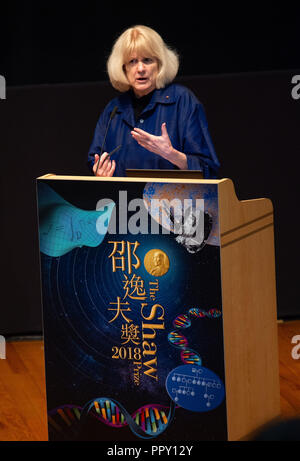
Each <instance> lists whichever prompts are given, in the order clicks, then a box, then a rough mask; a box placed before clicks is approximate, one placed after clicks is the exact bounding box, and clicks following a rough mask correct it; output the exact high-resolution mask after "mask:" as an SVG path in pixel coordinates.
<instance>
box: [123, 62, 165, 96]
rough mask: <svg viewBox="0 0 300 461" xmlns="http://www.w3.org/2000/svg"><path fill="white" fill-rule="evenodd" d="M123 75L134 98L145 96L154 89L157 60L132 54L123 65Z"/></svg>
mask: <svg viewBox="0 0 300 461" xmlns="http://www.w3.org/2000/svg"><path fill="white" fill-rule="evenodd" d="M125 73H126V77H127V80H128V82H129V85H130V86H131V87H132V89H133V91H134V93H135V94H136V96H138V97H141V96H145V95H146V94H148V93H150V92H151V91H153V90H154V89H155V88H156V77H157V73H158V63H157V60H156V59H155V58H153V57H151V56H142V55H139V54H137V53H133V54H132V55H131V56H130V58H129V60H128V62H127V63H126V64H125Z"/></svg>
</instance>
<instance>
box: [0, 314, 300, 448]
mask: <svg viewBox="0 0 300 461" xmlns="http://www.w3.org/2000/svg"><path fill="white" fill-rule="evenodd" d="M295 335H300V320H297V321H290V322H284V323H278V339H279V341H278V342H279V362H280V398H281V411H282V418H287V419H289V418H294V417H300V359H298V360H295V359H293V358H292V354H291V352H292V348H293V347H294V345H293V344H292V342H291V341H292V338H293V337H294V336H295ZM47 434H48V433H47V417H46V395H45V373H44V356H43V342H42V341H36V340H31V341H18V342H7V344H6V360H0V441H38V440H40V441H45V440H47Z"/></svg>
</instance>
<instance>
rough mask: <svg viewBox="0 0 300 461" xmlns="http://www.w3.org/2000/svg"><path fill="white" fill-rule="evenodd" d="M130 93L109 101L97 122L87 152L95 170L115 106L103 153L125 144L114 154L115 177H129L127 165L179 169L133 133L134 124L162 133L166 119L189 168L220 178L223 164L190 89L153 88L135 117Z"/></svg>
mask: <svg viewBox="0 0 300 461" xmlns="http://www.w3.org/2000/svg"><path fill="white" fill-rule="evenodd" d="M130 93H131V92H130V91H128V92H126V93H123V94H121V95H120V96H118V97H116V98H114V99H113V100H112V101H110V102H109V103H108V105H107V106H106V107H105V109H104V111H103V112H102V114H101V115H100V118H99V120H98V122H97V125H96V129H95V133H94V138H93V141H92V144H91V146H90V149H89V153H88V165H89V167H90V169H91V171H92V167H93V164H94V155H95V154H99V153H100V152H101V146H102V142H103V139H104V135H105V131H106V128H107V125H108V122H109V118H110V115H111V113H112V111H113V109H114V107H115V106H117V107H118V110H117V112H116V115H115V116H114V118H113V119H112V120H111V123H110V126H109V129H108V133H107V137H106V142H105V146H104V150H103V152H110V151H112V150H113V149H114V148H115V147H117V146H118V145H120V144H121V145H122V147H121V148H120V149H119V150H118V151H117V152H116V153H114V154H113V155H112V160H113V159H114V160H115V161H116V169H115V172H114V176H121V177H122V176H126V168H142V169H168V170H171V169H178V167H177V166H176V165H174V164H173V163H171V162H169V161H168V160H165V159H164V158H162V157H160V156H159V155H157V154H154V153H153V152H150V151H148V150H147V149H145V148H144V147H142V146H140V145H139V144H138V143H137V142H136V141H135V140H134V139H133V138H132V135H131V131H132V130H133V128H134V127H137V128H141V129H142V130H144V131H147V132H148V133H151V134H154V135H156V136H160V135H161V125H162V123H163V122H166V125H167V131H168V135H169V137H170V140H171V143H172V146H173V147H174V148H175V149H177V150H178V151H180V152H183V153H185V154H186V156H187V164H188V169H189V170H202V171H203V175H204V178H206V179H211V178H216V177H217V172H218V168H219V166H220V164H219V161H218V158H217V156H216V153H215V150H214V146H213V143H212V140H211V137H210V134H209V131H208V126H207V121H206V117H205V113H204V108H203V106H202V104H201V103H200V102H199V101H198V99H197V98H196V96H195V95H194V94H193V93H192V92H191V91H190V90H189V89H187V88H185V87H184V86H182V85H178V84H174V83H172V84H170V85H168V86H166V87H165V88H162V89H159V90H154V92H153V95H152V97H151V100H150V102H149V104H148V105H147V106H146V107H145V109H144V110H143V111H142V113H141V114H140V117H139V120H138V121H137V122H136V121H135V119H134V111H133V106H132V98H131V94H130Z"/></svg>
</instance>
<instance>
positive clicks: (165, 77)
mask: <svg viewBox="0 0 300 461" xmlns="http://www.w3.org/2000/svg"><path fill="white" fill-rule="evenodd" d="M133 53H137V54H141V55H143V56H146V57H150V56H151V57H154V58H156V59H157V62H158V74H157V77H156V88H164V87H165V86H166V85H167V84H168V83H170V82H172V80H173V79H174V78H175V77H176V74H177V72H178V67H179V58H178V54H177V52H176V51H175V50H172V49H171V48H169V47H168V46H167V45H166V44H165V42H164V41H163V39H162V38H161V36H160V35H159V34H158V33H157V32H155V30H153V29H151V28H150V27H147V26H134V27H130V28H129V29H127V30H125V32H123V33H122V34H121V35H120V36H119V38H118V39H117V40H116V42H115V43H114V46H113V48H112V51H111V54H110V56H109V58H108V60H107V72H108V76H109V80H110V83H111V84H112V86H113V87H114V88H115V89H117V90H119V91H121V92H125V91H127V90H129V88H130V85H129V82H128V80H127V77H126V73H125V70H124V69H125V63H126V62H127V61H128V60H129V58H130V56H131V55H132V54H133Z"/></svg>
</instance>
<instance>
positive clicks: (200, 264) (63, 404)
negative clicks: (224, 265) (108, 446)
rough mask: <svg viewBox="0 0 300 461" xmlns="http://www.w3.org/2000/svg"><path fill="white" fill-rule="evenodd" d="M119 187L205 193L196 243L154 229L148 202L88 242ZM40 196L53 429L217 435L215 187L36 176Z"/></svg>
mask: <svg viewBox="0 0 300 461" xmlns="http://www.w3.org/2000/svg"><path fill="white" fill-rule="evenodd" d="M178 187H179V188H178ZM120 191H123V193H124V191H125V192H126V199H127V201H128V203H129V202H130V201H131V200H134V199H137V198H140V199H144V200H146V201H147V199H151V198H153V197H158V198H161V197H165V198H166V197H168V198H170V197H171V196H172V194H176V196H177V197H178V196H179V197H181V198H182V197H186V198H188V197H189V198H191V197H192V199H193V200H195V197H197V198H199V199H204V210H205V219H204V224H205V232H204V240H203V242H202V244H201V245H199V246H198V248H188V247H187V245H185V244H184V243H182V242H181V241H180V240H178V239H176V234H175V233H174V232H169V233H164V231H163V229H162V226H160V225H159V226H158V228H159V233H158V234H151V233H150V230H151V225H152V224H153V219H155V216H154V215H153V214H152V216H151V212H149V213H148V219H149V222H148V230H149V233H146V234H136V235H135V234H132V233H130V232H129V230H128V232H127V233H125V234H124V233H120V223H119V222H116V233H115V234H112V233H110V232H108V231H107V232H106V233H103V235H102V236H101V241H100V243H99V242H97V238H98V237H99V227H98V228H97V229H98V230H96V231H95V226H96V227H97V219H98V218H99V216H100V217H101V219H102V218H103V219H102V224H103V225H104V226H108V225H109V222H110V220H111V219H112V215H111V214H110V211H111V209H110V208H109V205H108V207H107V208H106V212H107V214H103V215H101V212H99V210H98V211H96V204H97V203H98V201H99V200H103V199H107V200H108V202H109V203H110V204H113V206H114V208H115V209H116V218H117V219H116V221H118V216H119V212H120ZM38 204H39V235H40V250H41V253H40V263H41V278H42V299H43V327H44V341H45V363H46V386H47V405H48V417H49V438H50V440H103V441H113V440H116V441H122V440H123V441H130V440H141V439H142V440H147V439H150V440H157V441H161V440H166V441H172V440H174V441H175V440H182V441H185V440H186V441H187V440H226V439H227V427H226V398H225V372H224V351H223V328H222V299H221V278H220V247H219V244H218V242H219V235H218V233H219V228H218V202H217V186H216V185H214V184H206V185H204V184H201V185H200V184H197V185H186V186H185V185H183V186H178V185H177V186H176V185H172V184H160V183H157V184H155V183H151V184H149V183H148V184H146V183H144V182H100V181H84V180H80V181H79V180H78V181H70V180H67V181H63V180H56V181H55V180H39V181H38ZM126 213H127V219H128V221H127V222H129V220H130V218H131V217H132V216H134V213H135V212H134V211H131V212H130V211H128V210H127V211H126ZM123 224H124V223H123ZM154 250H159V251H160V252H161V253H162V254H164V255H165V258H166V260H167V266H166V268H165V272H164V273H163V274H162V275H157V274H159V272H156V275H155V271H154V272H152V273H151V270H150V269H149V263H148V264H147V261H149V258H150V256H151V255H153V251H154ZM147 258H148V259H147ZM151 264H152V266H151V265H150V266H151V267H152V268H153V263H151Z"/></svg>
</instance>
